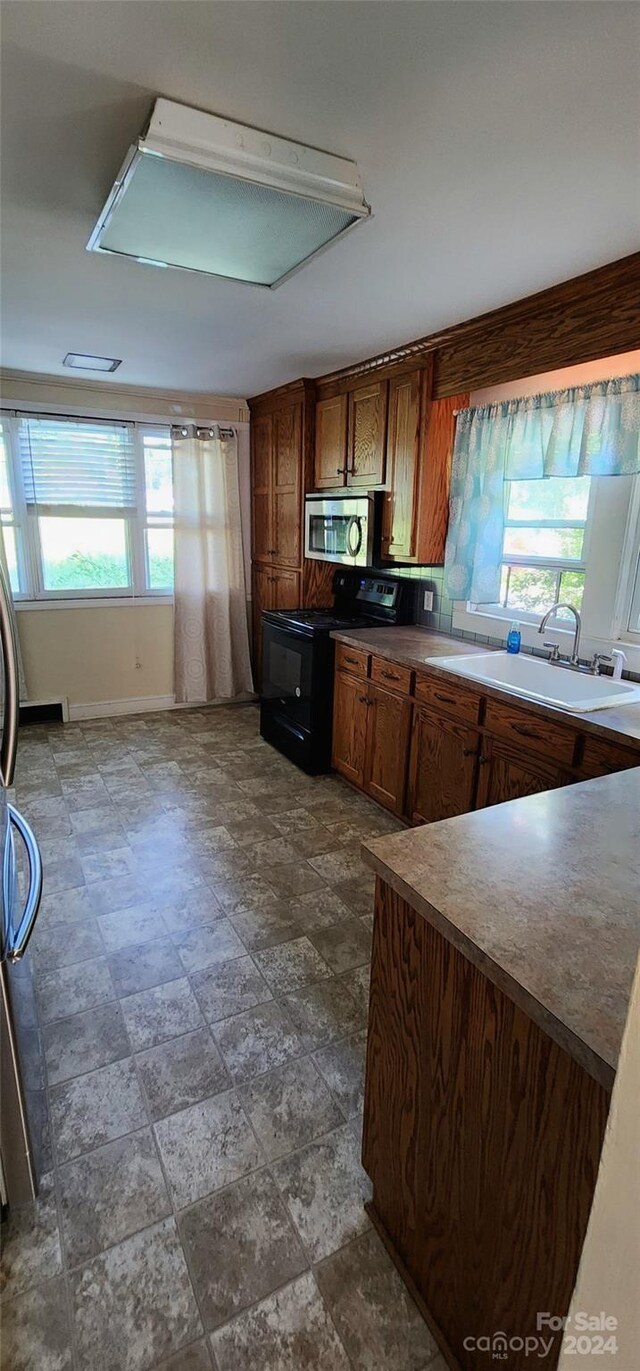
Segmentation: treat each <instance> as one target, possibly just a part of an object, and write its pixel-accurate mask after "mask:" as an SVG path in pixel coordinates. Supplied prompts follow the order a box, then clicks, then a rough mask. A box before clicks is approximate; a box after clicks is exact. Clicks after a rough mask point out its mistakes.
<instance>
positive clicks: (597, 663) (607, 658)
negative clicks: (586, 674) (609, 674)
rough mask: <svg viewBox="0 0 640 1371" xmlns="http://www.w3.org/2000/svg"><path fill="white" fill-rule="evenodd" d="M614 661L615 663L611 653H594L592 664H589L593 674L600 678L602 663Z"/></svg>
mask: <svg viewBox="0 0 640 1371" xmlns="http://www.w3.org/2000/svg"><path fill="white" fill-rule="evenodd" d="M612 661H613V656H612V654H611V653H609V652H594V654H593V657H592V658H591V662H590V664H589V670H590V671H591V672H592V673H593V675H594V676H599V675H600V667H601V666H602V663H603V662H612Z"/></svg>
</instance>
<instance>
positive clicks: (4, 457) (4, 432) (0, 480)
mask: <svg viewBox="0 0 640 1371" xmlns="http://www.w3.org/2000/svg"><path fill="white" fill-rule="evenodd" d="M10 471H11V460H10V448H9V431H8V427H7V423H6V421H5V420H1V421H0V522H1V523H2V537H3V541H4V553H5V558H6V562H7V567H8V571H9V581H10V583H11V589H12V591H13V593H14V595H17V594H19V592H20V575H19V572H18V533H17V530H16V523H15V518H14V502H13V494H12V490H11V480H10Z"/></svg>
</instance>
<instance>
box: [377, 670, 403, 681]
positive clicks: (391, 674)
mask: <svg viewBox="0 0 640 1371" xmlns="http://www.w3.org/2000/svg"><path fill="white" fill-rule="evenodd" d="M380 675H381V676H382V677H383V678H384V680H385V681H399V680H400V677H399V676H396V674H395V671H381V672H380Z"/></svg>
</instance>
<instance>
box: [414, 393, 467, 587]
mask: <svg viewBox="0 0 640 1371" xmlns="http://www.w3.org/2000/svg"><path fill="white" fill-rule="evenodd" d="M422 384H423V421H422V430H421V443H420V461H419V472H420V486H419V491H418V514H417V532H416V560H417V561H418V562H419V563H422V564H424V565H434V566H439V565H441V564H442V563H443V562H444V551H445V543H446V540H447V528H448V525H449V487H450V485H451V460H452V457H453V443H454V437H455V422H456V419H455V416H456V411H457V410H459V409H464V407H465V405H467V404H468V402H469V396H468V394H459V395H451V396H448V397H447V398H446V399H443V400H435V399H432V398H431V395H430V393H427V390H428V388H429V387H430V386H431V369H430V368H429V369H428V370H427V371H425V373H424V376H423V383H422Z"/></svg>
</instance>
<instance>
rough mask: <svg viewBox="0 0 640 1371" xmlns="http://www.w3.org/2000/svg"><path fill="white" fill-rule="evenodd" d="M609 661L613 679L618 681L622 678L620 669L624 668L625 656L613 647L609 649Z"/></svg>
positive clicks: (624, 653)
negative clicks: (611, 665) (611, 666)
mask: <svg viewBox="0 0 640 1371" xmlns="http://www.w3.org/2000/svg"><path fill="white" fill-rule="evenodd" d="M610 660H611V661H612V662H613V679H614V681H619V680H620V678H621V676H622V669H623V667H624V666H626V662H627V654H626V652H623V651H622V650H621V649H620V648H617V647H614V648H612V649H611V658H610Z"/></svg>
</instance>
